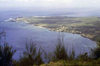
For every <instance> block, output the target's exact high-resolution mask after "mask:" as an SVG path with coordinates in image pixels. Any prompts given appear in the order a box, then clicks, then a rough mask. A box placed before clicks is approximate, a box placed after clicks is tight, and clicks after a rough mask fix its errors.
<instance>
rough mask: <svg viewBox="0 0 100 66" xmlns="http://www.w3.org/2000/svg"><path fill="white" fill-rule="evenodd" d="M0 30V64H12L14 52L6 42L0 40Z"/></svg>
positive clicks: (6, 65) (2, 65)
mask: <svg viewBox="0 0 100 66" xmlns="http://www.w3.org/2000/svg"><path fill="white" fill-rule="evenodd" d="M1 34H2V32H0V66H13V59H12V57H13V55H14V53H15V52H16V50H14V49H13V48H12V47H11V46H9V45H8V43H7V42H1V38H2V37H1Z"/></svg>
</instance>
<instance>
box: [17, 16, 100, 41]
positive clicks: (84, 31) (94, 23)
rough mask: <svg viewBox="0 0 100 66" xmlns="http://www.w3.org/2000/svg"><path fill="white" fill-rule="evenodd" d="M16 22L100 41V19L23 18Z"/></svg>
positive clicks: (62, 17)
mask: <svg viewBox="0 0 100 66" xmlns="http://www.w3.org/2000/svg"><path fill="white" fill-rule="evenodd" d="M16 21H24V22H27V23H29V24H34V25H36V26H41V27H46V28H48V29H50V30H53V31H60V32H70V33H76V34H80V35H82V36H84V37H87V38H90V39H92V40H94V41H100V17H64V16H56V17H53V16H52V17H27V18H25V17H21V18H16Z"/></svg>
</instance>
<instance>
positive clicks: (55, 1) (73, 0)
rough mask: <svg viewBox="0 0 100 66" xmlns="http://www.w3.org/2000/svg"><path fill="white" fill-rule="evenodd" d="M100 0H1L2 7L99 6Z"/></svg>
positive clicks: (59, 7) (43, 8)
mask: <svg viewBox="0 0 100 66" xmlns="http://www.w3.org/2000/svg"><path fill="white" fill-rule="evenodd" d="M99 3H100V0H0V9H42V10H49V9H51V10H52V9H66V8H91V9H93V8H99V7H100V4H99Z"/></svg>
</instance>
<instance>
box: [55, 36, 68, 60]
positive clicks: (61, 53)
mask: <svg viewBox="0 0 100 66" xmlns="http://www.w3.org/2000/svg"><path fill="white" fill-rule="evenodd" d="M67 58H68V55H67V52H66V49H65V47H64V42H63V37H60V38H59V39H58V44H57V45H56V48H55V51H54V60H66V59H67Z"/></svg>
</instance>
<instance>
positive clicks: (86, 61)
mask: <svg viewBox="0 0 100 66" xmlns="http://www.w3.org/2000/svg"><path fill="white" fill-rule="evenodd" d="M0 34H1V33H0ZM0 40H1V37H0ZM99 45H100V42H99V43H98V47H97V48H95V50H91V51H92V55H91V57H90V55H88V54H87V53H84V54H82V55H79V56H78V57H77V58H75V53H74V50H72V54H71V55H70V56H68V54H67V51H66V48H65V47H64V44H63V37H60V38H59V39H58V44H57V45H56V48H55V50H54V52H52V56H51V57H52V58H49V57H48V59H51V60H50V61H49V62H48V64H45V62H44V61H43V58H42V55H45V54H43V53H44V52H42V48H37V47H36V44H34V42H32V41H29V42H26V50H25V51H24V52H23V56H22V57H21V58H20V59H19V60H18V61H15V60H13V59H12V57H13V55H14V53H15V52H16V51H15V50H13V49H12V47H10V46H8V44H7V43H6V42H4V45H2V44H1V42H0V66H71V65H74V66H94V65H95V66H99V65H100V46H99Z"/></svg>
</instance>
